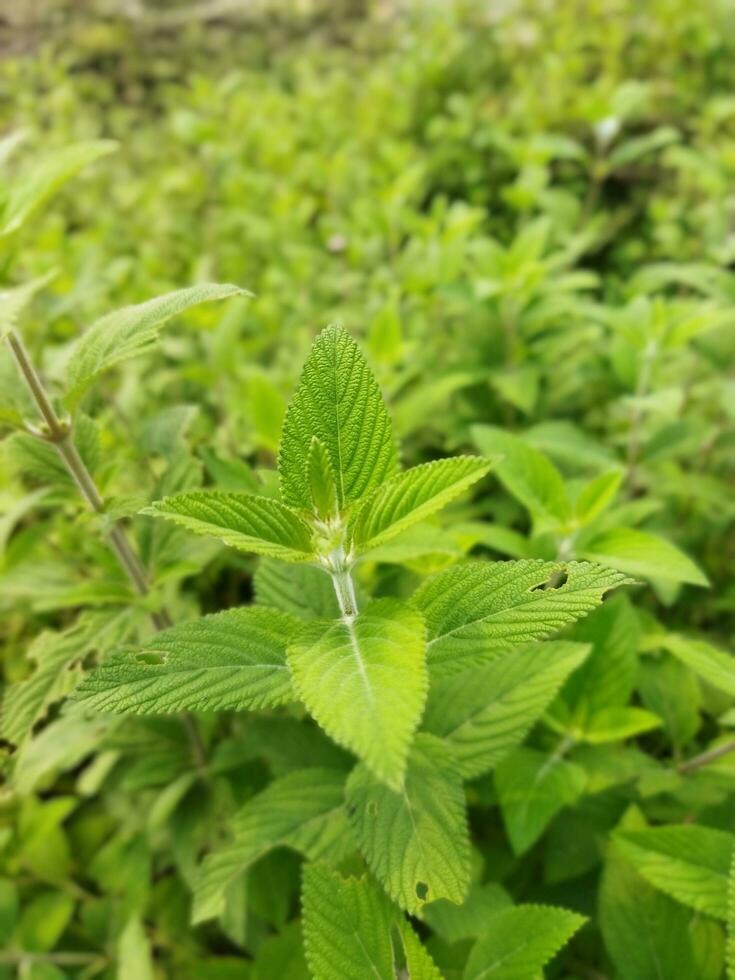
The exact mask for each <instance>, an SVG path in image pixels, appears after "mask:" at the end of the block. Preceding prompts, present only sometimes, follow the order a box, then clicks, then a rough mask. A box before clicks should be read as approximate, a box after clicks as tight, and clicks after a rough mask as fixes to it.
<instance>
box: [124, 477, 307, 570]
mask: <svg viewBox="0 0 735 980" xmlns="http://www.w3.org/2000/svg"><path fill="white" fill-rule="evenodd" d="M141 513H143V514H148V515H150V516H151V517H162V518H164V519H165V520H167V521H172V522H173V523H174V524H178V525H179V527H183V528H186V530H187V531H193V532H194V534H201V535H204V536H207V537H213V538H218V539H219V540H220V541H222V542H223V544H226V545H229V546H230V547H231V548H237V550H238V551H250V552H253V553H255V554H257V555H266V556H269V557H271V558H280V559H281V561H306V560H307V559H309V558H310V557H311V555H312V553H313V548H312V543H311V530H310V529H309V526H308V524H307V523H306V522H305V521H304V520H302V518H301V517H299V515H298V514H296V513H295V512H294V511H292V510H291V508H290V507H286V506H285V505H284V504H282V503H280V502H279V501H278V500H272V499H271V498H270V497H255V496H252V495H251V494H248V493H225V492H222V491H219V490H190V491H187V492H185V493H178V494H175V495H174V496H173V497H164V498H163V500H157V501H155V502H154V503H152V504H151V505H150V506H149V507H146V508H144V509H143V510H142V511H141Z"/></svg>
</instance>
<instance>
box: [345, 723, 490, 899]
mask: <svg viewBox="0 0 735 980" xmlns="http://www.w3.org/2000/svg"><path fill="white" fill-rule="evenodd" d="M346 799H347V809H348V812H349V814H350V820H351V823H352V829H353V831H354V834H355V838H356V839H357V842H358V846H359V848H360V850H361V852H362V854H363V856H364V858H365V860H366V861H367V863H368V866H369V868H370V870H371V871H372V872H373V874H374V875H375V877H376V878H377V879H378V881H379V882H380V883H381V884H382V885H383V887H384V888H385V890H386V891H387V892H388V894H389V895H390V897H391V898H392V899H393V900H394V901H395V902H397V903H398V904H399V905H400V906H401V908H404V909H406V911H408V912H410V913H412V914H414V915H415V914H418V913H419V912H420V911H421V909H422V908H423V906H424V904H425V903H426V902H433V901H435V900H436V899H439V898H446V899H449V901H451V902H456V903H458V904H459V903H461V902H462V900H463V899H464V896H465V894H466V892H467V887H468V885H469V881H470V844H469V837H468V832H467V817H466V813H465V799H464V790H463V788H462V781H461V779H460V777H459V775H458V774H457V773H456V771H455V770H454V769H453V766H452V758H451V755H450V753H449V752H448V751H447V749H446V748H445V747H444V746H443V745H442V743H441V742H440V741H439V740H438V739H434V738H433V737H432V736H430V735H423V734H419V735H418V736H417V737H416V740H415V742H414V745H413V747H412V749H411V754H410V756H409V760H408V768H407V770H406V779H405V784H404V787H403V789H402V790H398V791H396V790H392V789H389V788H388V787H387V786H386V785H385V784H384V783H381V782H380V781H378V780H377V779H376V778H375V776H373V774H372V773H371V772H370V770H369V769H368V768H367V767H366V766H364V765H361V766H358V767H357V768H356V769H355V771H354V772H353V773H352V775H351V776H350V778H349V780H348V782H347V790H346Z"/></svg>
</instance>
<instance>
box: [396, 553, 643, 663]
mask: <svg viewBox="0 0 735 980" xmlns="http://www.w3.org/2000/svg"><path fill="white" fill-rule="evenodd" d="M628 581H629V580H628V579H626V578H625V576H624V575H622V574H620V573H619V572H615V571H611V570H609V569H604V568H600V567H599V566H597V565H590V564H588V563H587V562H546V561H532V560H521V561H504V562H492V563H490V562H468V563H467V564H465V565H457V566H455V567H453V568H449V569H447V570H446V571H444V572H440V573H439V574H438V575H435V576H434V577H433V578H430V579H429V580H428V581H427V582H425V583H424V584H423V585H422V586H421V587H420V588H419V589H418V590H417V592H416V593H415V595H414V598H413V601H414V602H415V604H416V605H417V606H418V608H419V609H420V610H421V612H422V613H423V615H424V618H425V619H426V625H427V628H428V635H429V642H428V646H427V661H428V664H429V667H430V669H431V672H432V674H433V675H434V676H437V677H438V676H441V675H442V674H447V673H451V672H453V671H460V670H464V669H466V668H468V667H472V666H475V665H478V664H482V663H484V662H487V661H488V660H491V659H492V658H493V657H497V656H498V655H499V654H501V653H503V652H505V651H506V650H509V649H511V648H512V647H514V646H518V645H520V644H522V643H528V642H529V641H531V640H538V639H541V638H542V637H544V636H549V635H550V634H551V633H555V632H556V631H557V630H559V629H561V628H562V626H566V625H567V624H568V623H572V622H574V621H575V620H577V619H580V618H581V617H582V616H585V615H587V613H589V612H591V611H592V610H593V609H594V608H595V607H596V606H598V605H599V604H600V603H601V602H602V599H603V597H604V595H605V593H606V592H608V591H609V590H610V589H613V588H615V587H616V586H618V585H621V584H624V583H626V582H628Z"/></svg>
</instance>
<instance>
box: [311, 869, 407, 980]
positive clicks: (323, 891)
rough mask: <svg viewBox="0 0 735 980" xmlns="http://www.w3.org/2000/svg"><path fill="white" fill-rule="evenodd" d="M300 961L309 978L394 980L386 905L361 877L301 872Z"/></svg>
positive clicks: (368, 882)
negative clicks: (302, 954)
mask: <svg viewBox="0 0 735 980" xmlns="http://www.w3.org/2000/svg"><path fill="white" fill-rule="evenodd" d="M301 901H302V906H303V928H304V944H305V946H306V960H307V962H308V964H309V969H310V971H311V975H312V977H313V978H314V980H365V978H366V977H370V978H371V980H394V978H395V968H394V962H393V945H392V942H391V925H392V920H393V914H392V911H391V908H390V905H389V903H388V901H387V899H386V898H385V896H384V895H382V894H381V893H380V892H379V891H378V889H377V887H376V886H375V885H374V884H373V883H372V882H371V881H370V880H369V879H367V878H342V877H341V876H340V875H339V874H337V873H335V872H334V871H331V870H330V869H329V868H327V867H324V866H323V865H319V864H308V865H306V867H305V868H304V874H303V885H302V891H301Z"/></svg>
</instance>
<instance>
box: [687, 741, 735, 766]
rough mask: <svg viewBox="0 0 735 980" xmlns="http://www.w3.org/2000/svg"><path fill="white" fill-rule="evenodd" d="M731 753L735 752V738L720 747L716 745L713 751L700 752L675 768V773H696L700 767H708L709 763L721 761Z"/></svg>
mask: <svg viewBox="0 0 735 980" xmlns="http://www.w3.org/2000/svg"><path fill="white" fill-rule="evenodd" d="M731 752H735V738H734V739H731V740H730V741H729V742H723V743H722V745H716V746H715V747H714V748H713V749H707V751H706V752H701V753H700V754H699V755H695V756H693V757H692V758H691V759H687V761H686V762H682V763H681V764H680V765H678V766H677V767H676V771H677V772H680V773H687V772H696V770H697V769H701V768H702V766H706V765H709V763H710V762H716V761H717V759H721V758H722V757H723V756H725V755H729V754H730V753H731Z"/></svg>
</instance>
